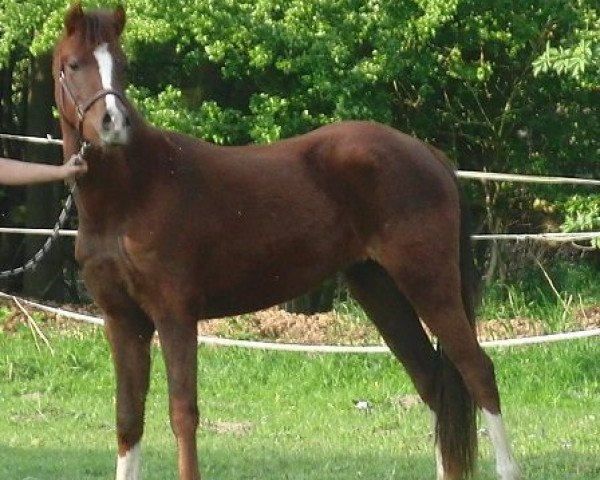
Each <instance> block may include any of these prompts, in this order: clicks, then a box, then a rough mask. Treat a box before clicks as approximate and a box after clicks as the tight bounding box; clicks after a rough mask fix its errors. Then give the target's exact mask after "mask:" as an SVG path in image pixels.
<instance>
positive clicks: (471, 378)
mask: <svg viewBox="0 0 600 480" xmlns="http://www.w3.org/2000/svg"><path fill="white" fill-rule="evenodd" d="M442 238H444V237H443V236H442ZM396 251H398V250H396ZM401 251H410V252H411V254H410V255H404V256H402V260H399V258H398V257H397V256H393V257H388V258H387V259H386V260H387V261H384V262H382V263H384V266H385V267H386V269H387V270H388V271H389V272H390V275H391V276H392V277H393V278H394V280H395V281H396V284H397V285H398V287H399V289H400V290H401V291H402V292H403V293H404V294H405V295H406V296H407V298H408V299H409V301H410V303H411V304H412V305H413V306H414V308H415V310H416V312H417V314H418V315H419V317H420V318H421V319H422V320H423V322H424V323H425V324H426V325H427V326H428V327H429V329H430V330H431V332H432V333H433V335H435V336H436V337H437V338H438V340H439V342H440V345H441V355H442V366H443V367H442V378H443V377H444V376H445V374H448V376H449V377H450V378H452V377H454V380H453V381H447V382H444V386H443V387H441V390H440V391H441V393H442V394H444V390H445V388H446V386H448V385H450V384H454V385H455V386H458V387H459V388H458V390H456V391H457V392H459V395H460V396H461V397H463V403H464V404H465V405H467V398H466V397H467V396H468V394H470V396H471V397H472V398H473V400H474V401H475V403H476V404H477V406H479V407H480V408H481V409H482V410H483V413H484V416H485V417H486V420H487V421H488V424H489V426H490V434H491V438H492V441H493V445H494V450H495V454H496V465H497V472H498V474H499V476H500V478H501V479H502V480H516V479H518V478H519V471H518V468H517V466H516V463H515V461H514V459H513V457H512V453H511V450H510V446H509V443H508V441H507V439H506V434H505V429H504V423H503V420H502V415H501V410H500V397H499V394H498V387H497V384H496V380H495V376H494V369H493V364H492V362H491V360H490V359H489V357H488V356H487V355H486V354H485V353H484V352H483V350H482V349H481V347H480V346H479V344H478V342H477V337H476V335H475V330H474V313H473V308H472V305H473V302H472V298H471V296H472V293H471V291H470V289H469V285H468V283H469V282H467V281H465V278H464V277H463V275H465V276H466V275H467V274H468V272H467V271H466V269H465V263H466V261H465V259H464V258H463V256H464V255H465V252H464V249H463V251H461V258H460V259H459V260H460V261H456V260H455V253H454V251H455V250H454V249H453V246H452V242H451V241H449V239H448V238H447V237H446V238H445V240H444V243H443V244H440V242H433V244H432V243H423V244H420V245H415V244H412V245H410V246H405V248H403V249H402V250H401ZM455 373H458V374H455ZM442 382H443V380H442ZM461 384H462V385H463V387H462V390H463V392H462V393H460V391H461V387H460V385H461ZM464 387H466V390H465V389H464ZM453 396H454V393H452V394H451V395H448V398H447V399H442V400H441V401H440V410H439V411H438V412H437V414H438V419H437V420H438V436H439V438H440V447H441V452H442V460H443V470H444V472H445V476H444V477H443V478H462V476H465V475H468V474H469V473H470V471H471V469H467V470H466V471H464V472H458V473H457V474H456V475H455V474H454V473H453V472H452V468H451V464H450V463H449V457H450V456H451V454H448V453H446V446H448V442H447V441H446V442H445V441H444V439H443V438H442V437H443V436H444V435H445V434H444V433H443V432H442V431H439V428H440V426H441V425H446V427H444V428H445V429H446V433H448V434H449V435H450V436H454V437H455V438H457V439H460V438H461V437H464V438H468V437H470V439H469V440H468V441H469V442H470V443H472V444H473V449H472V450H471V452H468V451H467V452H466V454H467V457H465V458H468V457H471V458H470V459H469V461H472V462H474V446H475V442H476V436H475V433H476V432H475V431H474V428H471V427H469V432H466V431H463V427H464V426H465V425H463V426H459V424H458V423H457V422H456V421H455V420H453V419H452V415H448V414H447V413H446V412H444V408H445V406H447V405H450V404H451V403H452V402H453V400H452V398H451V397H453ZM441 416H444V417H445V418H440V417H441ZM472 426H473V427H474V420H473V423H472ZM450 451H452V448H451V450H450Z"/></svg>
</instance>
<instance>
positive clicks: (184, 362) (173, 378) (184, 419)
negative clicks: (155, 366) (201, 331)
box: [157, 321, 200, 480]
mask: <svg viewBox="0 0 600 480" xmlns="http://www.w3.org/2000/svg"><path fill="white" fill-rule="evenodd" d="M157 326H158V335H159V338H160V344H161V347H162V351H163V356H164V359H165V365H166V367H167V380H168V384H169V414H170V420H171V428H172V429H173V433H174V434H175V437H176V439H177V450H178V465H179V479H180V480H199V479H200V472H199V469H198V452H197V446H196V430H197V429H198V399H197V380H196V376H197V370H198V359H197V342H198V340H197V330H196V322H195V321H189V322H187V323H185V324H184V323H175V322H173V323H167V324H165V325H162V324H158V325H157Z"/></svg>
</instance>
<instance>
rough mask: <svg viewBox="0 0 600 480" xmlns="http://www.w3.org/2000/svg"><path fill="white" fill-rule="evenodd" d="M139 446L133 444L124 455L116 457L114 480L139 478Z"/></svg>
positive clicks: (138, 479) (134, 479)
mask: <svg viewBox="0 0 600 480" xmlns="http://www.w3.org/2000/svg"><path fill="white" fill-rule="evenodd" d="M140 460H141V446H140V444H139V443H137V444H135V445H134V446H133V447H132V448H131V449H130V450H129V451H128V452H127V453H126V454H125V455H124V456H121V455H119V456H118V457H117V477H116V480H140V478H141V476H140V463H141V462H140Z"/></svg>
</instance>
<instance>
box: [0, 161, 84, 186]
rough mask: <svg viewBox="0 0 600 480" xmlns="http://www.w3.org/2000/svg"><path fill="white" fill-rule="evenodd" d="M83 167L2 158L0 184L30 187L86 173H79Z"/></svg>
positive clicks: (0, 162)
mask: <svg viewBox="0 0 600 480" xmlns="http://www.w3.org/2000/svg"><path fill="white" fill-rule="evenodd" d="M82 168H83V167H81V166H73V165H71V163H69V164H66V165H44V164H40V163H27V162H21V161H18V160H10V159H8V158H0V184H4V185H28V184H35V183H44V182H52V181H57V180H64V179H66V178H69V177H72V176H76V175H77V174H79V173H84V170H82V171H81V172H79V170H81V169H82Z"/></svg>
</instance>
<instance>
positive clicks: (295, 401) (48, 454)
mask: <svg viewBox="0 0 600 480" xmlns="http://www.w3.org/2000/svg"><path fill="white" fill-rule="evenodd" d="M38 320H39V323H40V326H41V327H42V328H43V331H44V332H45V334H46V335H47V336H48V339H49V341H50V344H51V346H52V348H53V350H54V354H52V353H50V351H49V349H48V348H47V347H45V346H43V345H42V344H41V345H40V347H39V349H38V348H36V346H35V343H34V341H33V337H32V335H31V332H30V331H29V330H28V329H27V327H25V326H23V325H20V326H18V327H17V328H16V331H11V332H3V333H0V412H1V413H0V478H1V479H3V480H22V479H29V480H32V479H37V480H59V479H60V480H92V479H109V478H112V477H113V475H114V473H113V468H114V443H115V442H114V437H115V433H114V424H113V416H114V414H113V403H114V398H113V375H112V366H111V362H110V357H109V353H108V349H107V345H106V342H105V340H104V336H103V334H102V332H101V330H98V329H95V328H92V327H87V326H86V327H81V328H78V329H74V328H71V329H64V328H61V329H59V328H56V327H54V326H52V325H48V324H45V323H44V321H43V319H39V318H38ZM0 321H1V320H0ZM0 331H1V330H0ZM491 354H492V356H493V358H494V360H495V362H496V366H497V371H498V378H499V383H500V387H501V391H502V393H503V400H504V408H505V417H506V420H507V423H508V426H509V429H510V433H511V436H512V438H513V440H514V445H515V450H516V454H517V456H518V459H519V462H520V463H521V465H522V467H523V470H524V472H525V478H527V479H539V480H542V479H543V480H554V479H556V480H559V479H560V480H567V479H578V480H580V479H590V480H592V479H598V478H600V435H599V432H600V369H599V368H598V359H599V358H600V341H598V339H591V340H580V341H573V342H570V343H562V344H554V345H548V346H533V347H526V348H518V349H517V348H515V349H509V350H496V351H492V352H491ZM153 355H154V359H155V361H154V364H153V383H152V388H151V391H150V394H149V397H148V412H147V417H148V418H147V430H146V435H145V437H144V447H143V452H144V453H143V456H144V478H145V479H147V480H164V479H170V478H175V446H174V441H173V437H172V434H171V430H170V427H169V424H168V418H167V400H166V385H165V373H164V367H163V363H162V360H161V358H160V351H159V350H158V349H155V351H154V353H153ZM199 362H200V373H199V385H200V399H201V403H200V408H201V416H202V426H201V429H200V432H199V443H200V449H201V459H200V462H201V468H202V472H203V474H204V476H203V478H205V479H208V480H216V479H222V480H234V479H235V480H237V479H261V480H271V479H272V480H275V479H277V480H281V479H294V480H300V479H307V480H308V479H319V480H333V479H360V478H364V479H373V480H375V479H382V480H383V479H415V480H416V479H419V480H421V479H427V478H434V460H433V453H432V452H433V449H432V445H431V443H432V438H431V424H430V423H431V419H430V415H429V413H428V411H427V409H426V408H425V407H424V406H423V405H422V404H419V403H418V402H415V401H414V391H413V389H412V387H411V385H410V383H409V381H408V378H407V376H406V375H405V374H404V372H403V371H402V370H401V369H399V368H398V366H397V364H396V363H395V362H394V361H393V360H392V359H391V357H389V356H387V355H375V356H366V355H354V356H352V355H328V356H326V355H303V354H290V353H275V352H259V351H246V350H239V349H226V348H208V347H202V348H200V350H199ZM358 399H364V400H368V401H370V402H371V403H372V404H373V410H372V412H371V413H364V412H362V411H359V410H357V409H356V408H355V406H354V401H355V400H358ZM480 434H481V436H482V442H481V448H480V454H479V457H480V462H479V473H478V475H477V478H480V479H492V478H494V475H493V470H494V468H493V464H492V458H491V452H490V448H489V442H488V441H487V439H486V438H483V437H485V431H484V430H482V431H481V433H480Z"/></svg>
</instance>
